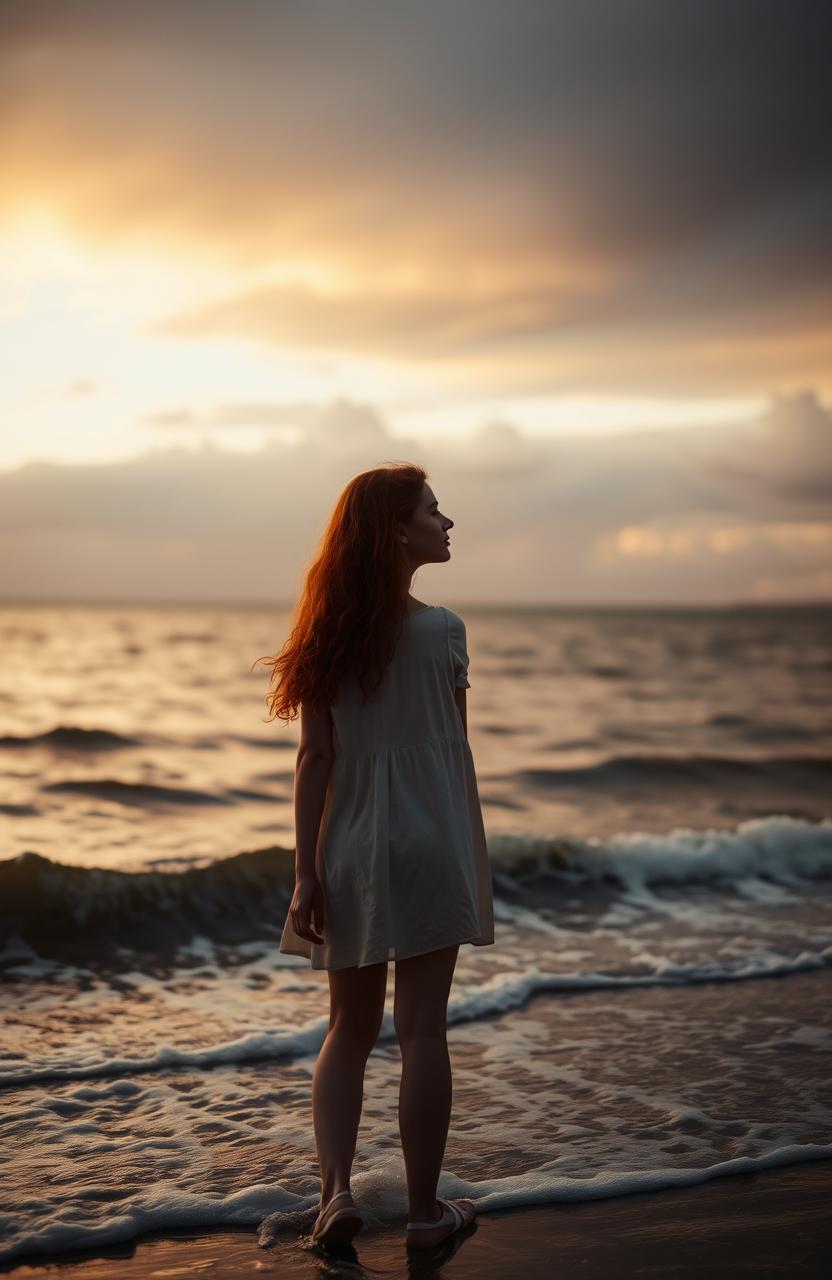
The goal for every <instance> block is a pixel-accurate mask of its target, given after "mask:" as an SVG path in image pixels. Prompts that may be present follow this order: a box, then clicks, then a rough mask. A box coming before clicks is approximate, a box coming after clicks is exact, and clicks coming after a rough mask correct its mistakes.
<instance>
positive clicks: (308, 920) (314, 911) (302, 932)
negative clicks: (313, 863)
mask: <svg viewBox="0 0 832 1280" xmlns="http://www.w3.org/2000/svg"><path fill="white" fill-rule="evenodd" d="M289 918H290V920H291V921H292V928H293V929H294V931H295V933H296V934H297V935H298V937H299V938H304V939H305V940H306V941H307V942H316V943H318V944H319V945H320V944H322V943H323V937H322V936H321V934H322V932H323V927H324V895H323V890H322V888H321V882H320V880H319V879H318V877H317V876H314V875H313V876H307V877H305V878H304V879H302V880H296V881H295V892H294V894H293V895H292V901H291V903H290V905H289ZM313 918H314V924H313V923H312V920H313ZM315 929H317V930H318V933H317V934H316V933H315V932H314V930H315Z"/></svg>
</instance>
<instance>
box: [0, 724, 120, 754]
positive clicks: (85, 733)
mask: <svg viewBox="0 0 832 1280" xmlns="http://www.w3.org/2000/svg"><path fill="white" fill-rule="evenodd" d="M138 746H141V742H140V740H139V739H138V738H128V737H127V735H126V734H124V733H113V732H112V731H111V730H109V729H81V728H79V727H78V726H77V725H63V724H59V725H58V726H57V727H56V728H54V729H50V730H49V731H48V732H47V733H32V734H24V735H23V736H22V737H16V736H15V735H14V734H6V735H5V737H2V738H0V747H6V748H15V747H17V748H20V747H51V748H52V749H53V750H55V751H73V752H74V751H119V750H121V749H122V748H124V747H138Z"/></svg>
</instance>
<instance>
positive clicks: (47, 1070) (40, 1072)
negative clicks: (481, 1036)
mask: <svg viewBox="0 0 832 1280" xmlns="http://www.w3.org/2000/svg"><path fill="white" fill-rule="evenodd" d="M639 964H640V966H641V967H642V969H643V970H644V972H640V973H599V972H587V973H579V972H578V973H576V972H574V971H570V972H569V973H546V972H543V971H541V970H540V969H529V970H527V971H526V972H525V973H520V974H505V973H502V974H497V975H495V977H493V978H492V979H490V980H489V981H487V982H476V983H473V984H471V985H469V986H468V987H461V986H456V987H455V988H454V993H453V994H452V996H451V998H450V999H449V1001H448V1026H454V1025H456V1024H457V1023H460V1022H474V1021H478V1020H480V1019H482V1018H493V1017H495V1016H498V1015H500V1014H504V1013H506V1012H507V1011H509V1010H510V1009H519V1008H522V1007H523V1006H524V1005H526V1004H528V1003H529V1001H530V1000H532V999H533V998H534V997H535V996H538V995H541V994H544V993H547V992H554V991H570V992H575V991H606V990H612V989H627V988H632V987H679V986H686V987H689V986H699V985H701V984H703V983H712V982H743V981H749V980H753V979H760V978H782V977H784V976H786V975H787V974H794V973H805V972H807V971H809V970H815V969H824V968H826V967H827V966H832V943H830V945H829V946H826V947H823V948H822V949H820V950H819V951H801V952H800V954H799V955H797V956H785V955H782V954H780V953H778V952H775V951H769V952H768V953H767V954H764V955H761V956H760V955H758V956H755V958H753V959H750V960H743V961H740V962H739V963H737V964H733V965H732V964H724V963H721V962H719V961H692V962H691V963H690V964H677V963H674V962H671V961H669V960H667V959H666V957H663V956H654V957H650V956H647V955H645V954H644V953H642V954H641V955H640V956H639ZM328 1027H329V1018H328V1016H327V1017H321V1018H316V1019H315V1020H314V1021H312V1022H308V1023H306V1025H305V1026H302V1027H292V1028H287V1027H272V1028H268V1027H267V1028H264V1029H263V1030H261V1031H255V1032H251V1033H250V1034H248V1035H243V1036H239V1037H238V1038H237V1039H236V1040H229V1041H225V1042H223V1043H221V1044H214V1045H203V1046H201V1047H200V1048H198V1049H194V1048H187V1049H186V1048H179V1047H178V1046H176V1045H160V1046H159V1047H158V1048H157V1049H155V1050H154V1052H153V1053H150V1054H145V1055H143V1056H139V1057H121V1058H119V1057H113V1056H107V1057H101V1058H98V1059H93V1060H92V1061H90V1060H89V1059H88V1060H87V1061H85V1062H77V1061H71V1060H65V1059H64V1060H59V1061H54V1062H50V1063H43V1064H42V1065H40V1066H31V1065H27V1066H26V1067H23V1068H19V1067H18V1066H17V1065H15V1064H10V1063H8V1062H6V1063H0V1087H5V1088H11V1087H20V1086H21V1085H30V1084H40V1083H42V1082H43V1081H45V1080H84V1079H89V1078H90V1077H101V1076H122V1075H131V1076H132V1075H137V1074H144V1073H146V1072H152V1071H166V1070H170V1069H171V1068H177V1067H179V1068H183V1069H189V1070H208V1069H210V1068H213V1067H218V1066H224V1065H228V1064H229V1063H242V1062H260V1061H263V1060H271V1059H276V1058H296V1057H305V1056H307V1055H308V1054H313V1053H317V1052H318V1050H319V1049H320V1047H321V1045H322V1044H323V1041H324V1038H325V1036H326V1033H327V1030H328ZM396 1038H397V1032H396V1029H395V1024H394V1020H393V1014H392V1013H391V1012H390V1010H389V1009H385V1011H384V1015H383V1019H382V1025H381V1029H380V1031H379V1035H378V1040H379V1042H383V1041H391V1042H392V1041H394V1040H396Z"/></svg>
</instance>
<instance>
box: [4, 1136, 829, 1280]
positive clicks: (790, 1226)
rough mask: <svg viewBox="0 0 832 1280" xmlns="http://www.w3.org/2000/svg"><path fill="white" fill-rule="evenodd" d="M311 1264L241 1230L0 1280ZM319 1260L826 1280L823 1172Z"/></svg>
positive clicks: (246, 1271) (771, 1175)
mask: <svg viewBox="0 0 832 1280" xmlns="http://www.w3.org/2000/svg"><path fill="white" fill-rule="evenodd" d="M322 1253H323V1251H320V1250H318V1249H317V1248H315V1247H312V1246H310V1244H309V1238H308V1237H291V1236H287V1237H286V1238H285V1240H281V1241H280V1243H278V1244H276V1245H274V1246H272V1247H271V1248H269V1249H261V1248H260V1247H259V1246H258V1243H257V1236H256V1233H255V1231H254V1230H253V1229H248V1228H245V1229H244V1228H239V1229H236V1230H233V1231H232V1230H229V1229H228V1228H222V1229H218V1230H216V1231H211V1232H202V1231H196V1230H194V1231H185V1230H180V1231H175V1232H172V1231H170V1232H166V1233H164V1234H163V1235H162V1234H160V1235H157V1236H145V1237H142V1238H140V1239H137V1240H135V1241H131V1242H130V1243H129V1244H125V1245H120V1246H116V1247H113V1248H107V1249H102V1250H100V1251H90V1250H87V1251H84V1252H77V1253H74V1254H64V1255H62V1256H60V1257H57V1256H56V1257H54V1258H51V1259H42V1258H41V1259H32V1260H31V1263H30V1264H29V1263H24V1262H18V1263H17V1264H13V1263H12V1264H9V1265H8V1266H7V1267H0V1274H13V1275H14V1276H15V1277H20V1280H22V1278H23V1277H28V1276H31V1277H42V1276H46V1275H50V1274H54V1273H56V1272H66V1274H67V1276H71V1277H72V1280H110V1278H111V1277H112V1280H116V1278H118V1280H150V1278H151V1277H154V1278H155V1280H161V1277H176V1278H177V1280H182V1278H185V1280H187V1277H188V1276H206V1275H207V1276H210V1277H211V1280H232V1277H233V1278H234V1280H237V1277H243V1276H245V1277H250V1276H251V1275H253V1274H257V1275H263V1276H275V1277H280V1278H281V1280H283V1277H286V1278H287V1280H289V1278H290V1277H291V1278H293V1280H294V1277H301V1276H303V1277H308V1276H309V1275H310V1274H315V1272H316V1271H317V1270H318V1269H319V1268H320V1267H321V1254H322ZM329 1257H330V1262H329V1265H327V1264H324V1267H325V1269H326V1271H327V1274H329V1275H338V1274H341V1273H343V1274H347V1271H348V1270H349V1271H350V1273H351V1274H352V1275H355V1274H356V1271H355V1263H356V1262H358V1263H359V1264H361V1265H362V1266H363V1267H366V1268H367V1270H368V1271H371V1272H372V1273H374V1274H376V1275H379V1274H383V1275H384V1276H385V1277H394V1278H397V1277H400V1276H401V1277H406V1276H408V1275H409V1274H412V1273H413V1272H414V1271H415V1272H417V1273H418V1274H420V1275H422V1274H427V1275H433V1274H438V1271H437V1270H436V1268H437V1267H438V1266H442V1267H443V1272H442V1273H443V1275H446V1276H452V1277H454V1278H455V1280H474V1278H475V1277H476V1278H477V1280H481V1278H482V1280H518V1278H520V1277H525V1276H527V1275H528V1276H533V1275H535V1274H545V1275H547V1276H549V1275H551V1276H564V1277H569V1278H570V1280H571V1277H573V1276H580V1277H581V1278H582V1280H619V1278H622V1280H623V1278H626V1277H630V1276H632V1277H665V1276H667V1277H671V1276H672V1277H673V1278H674V1280H679V1278H685V1277H690V1278H691V1280H693V1277H697V1280H701V1277H703V1276H707V1280H722V1277H725V1280H729V1277H730V1280H735V1278H736V1277H737V1275H753V1276H782V1277H789V1280H792V1278H796V1277H821V1276H823V1277H826V1276H828V1275H829V1262H830V1258H832V1161H828V1160H822V1161H815V1162H813V1163H808V1164H798V1165H789V1166H787V1167H785V1168H779V1169H769V1170H766V1171H765V1172H762V1173H757V1174H749V1175H736V1176H733V1177H724V1178H716V1179H714V1180H713V1181H711V1182H707V1183H702V1184H701V1185H699V1186H696V1187H691V1188H680V1189H674V1190H669V1191H658V1192H649V1193H646V1194H641V1195H628V1196H618V1197H616V1198H614V1199H609V1200H589V1201H583V1202H581V1203H578V1204H564V1205H545V1206H542V1207H535V1208H529V1209H524V1210H520V1211H517V1210H511V1211H509V1212H502V1213H499V1212H498V1213H490V1214H484V1215H483V1216H482V1217H480V1218H479V1219H478V1220H477V1222H476V1224H475V1226H474V1227H473V1228H471V1230H470V1231H469V1232H468V1233H467V1234H466V1236H465V1238H463V1239H462V1240H457V1241H456V1242H455V1245H454V1246H452V1247H451V1248H448V1247H447V1246H446V1247H444V1248H442V1249H439V1250H434V1251H431V1252H430V1254H427V1253H425V1254H420V1255H411V1258H412V1259H415V1261H411V1262H410V1265H409V1263H408V1254H407V1252H406V1250H405V1247H404V1233H403V1230H402V1226H397V1227H395V1228H392V1229H389V1230H386V1231H384V1232H381V1233H374V1234H372V1235H365V1234H364V1233H360V1234H359V1235H358V1236H357V1237H356V1239H355V1241H354V1242H353V1247H351V1248H347V1249H342V1250H341V1251H340V1252H338V1253H335V1254H331V1255H329ZM451 1257H452V1258H453V1261H452V1262H451V1261H450V1258H451ZM336 1258H340V1259H342V1260H343V1261H344V1262H345V1263H349V1262H351V1263H352V1264H353V1266H352V1269H350V1268H349V1267H348V1266H345V1268H344V1269H343V1272H342V1269H341V1268H340V1267H337V1266H335V1267H333V1265H332V1262H333V1261H334V1260H335V1259H336ZM446 1263H447V1264H448V1265H447V1266H445V1265H443V1264H446ZM358 1274H360V1268H359V1271H358Z"/></svg>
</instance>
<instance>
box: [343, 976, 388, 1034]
mask: <svg viewBox="0 0 832 1280" xmlns="http://www.w3.org/2000/svg"><path fill="white" fill-rule="evenodd" d="M329 986H330V1010H329V1028H330V1031H334V1032H336V1034H338V1035H340V1036H343V1037H345V1038H347V1039H350V1040H352V1041H354V1042H355V1043H356V1044H358V1045H364V1046H365V1047H366V1048H367V1049H368V1050H369V1049H371V1048H372V1046H373V1045H374V1044H375V1042H376V1040H377V1039H378V1033H379V1031H380V1030H381V1024H382V1022H383V1020H384V997H385V993H386V990H387V965H386V963H384V964H379V965H365V966H364V967H363V968H361V969H359V968H358V967H357V966H353V967H352V968H350V969H336V970H331V971H330V975H329Z"/></svg>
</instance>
